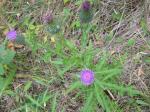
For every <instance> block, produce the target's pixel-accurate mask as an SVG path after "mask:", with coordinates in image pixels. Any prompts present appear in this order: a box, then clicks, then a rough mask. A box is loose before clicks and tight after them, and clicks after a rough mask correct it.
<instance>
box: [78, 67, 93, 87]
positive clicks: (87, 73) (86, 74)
mask: <svg viewBox="0 0 150 112" xmlns="http://www.w3.org/2000/svg"><path fill="white" fill-rule="evenodd" d="M80 80H81V82H82V83H83V84H84V85H86V86H88V85H91V84H92V83H93V82H94V72H93V71H91V70H89V69H86V70H82V71H81V73H80Z"/></svg>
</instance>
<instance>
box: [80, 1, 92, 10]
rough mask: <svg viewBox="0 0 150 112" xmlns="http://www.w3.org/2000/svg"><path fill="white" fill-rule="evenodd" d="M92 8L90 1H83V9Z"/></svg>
mask: <svg viewBox="0 0 150 112" xmlns="http://www.w3.org/2000/svg"><path fill="white" fill-rule="evenodd" d="M90 8H91V4H90V2H89V1H84V2H83V3H82V9H83V10H84V11H88V10H89V9H90Z"/></svg>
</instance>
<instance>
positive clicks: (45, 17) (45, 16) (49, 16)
mask: <svg viewBox="0 0 150 112" xmlns="http://www.w3.org/2000/svg"><path fill="white" fill-rule="evenodd" d="M52 20H53V16H52V13H51V12H46V13H44V14H43V16H42V21H43V23H50V22H52Z"/></svg>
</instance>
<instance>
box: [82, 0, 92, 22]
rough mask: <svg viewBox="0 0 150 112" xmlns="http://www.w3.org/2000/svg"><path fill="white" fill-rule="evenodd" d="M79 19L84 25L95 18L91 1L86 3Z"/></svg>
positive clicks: (83, 4)
mask: <svg viewBox="0 0 150 112" xmlns="http://www.w3.org/2000/svg"><path fill="white" fill-rule="evenodd" d="M79 18H80V21H81V22H82V23H89V22H90V21H91V20H92V18H93V11H92V7H91V4H90V2H89V1H84V2H83V3H82V5H81V8H80V11H79Z"/></svg>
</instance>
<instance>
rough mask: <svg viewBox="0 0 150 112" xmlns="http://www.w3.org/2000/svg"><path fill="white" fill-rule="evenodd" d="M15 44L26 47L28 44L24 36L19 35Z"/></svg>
mask: <svg viewBox="0 0 150 112" xmlns="http://www.w3.org/2000/svg"><path fill="white" fill-rule="evenodd" d="M15 43H16V44H19V45H25V43H26V42H25V38H24V36H23V35H21V34H19V35H17V37H16V40H15Z"/></svg>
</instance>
